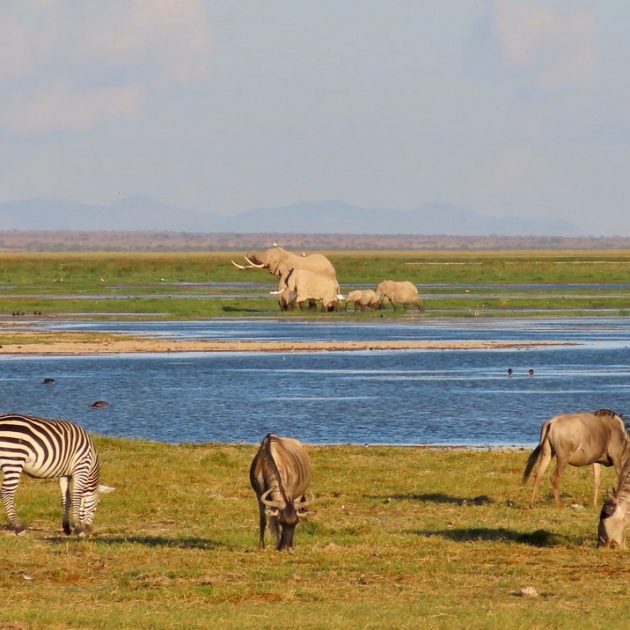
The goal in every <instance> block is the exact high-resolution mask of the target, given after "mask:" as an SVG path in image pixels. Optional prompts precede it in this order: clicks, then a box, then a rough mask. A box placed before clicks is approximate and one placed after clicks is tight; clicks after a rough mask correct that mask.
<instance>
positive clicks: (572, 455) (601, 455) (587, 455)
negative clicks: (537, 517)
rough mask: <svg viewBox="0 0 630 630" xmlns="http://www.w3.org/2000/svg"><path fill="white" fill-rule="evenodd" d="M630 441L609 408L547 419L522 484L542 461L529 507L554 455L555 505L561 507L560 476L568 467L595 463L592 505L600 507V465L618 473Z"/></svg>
mask: <svg viewBox="0 0 630 630" xmlns="http://www.w3.org/2000/svg"><path fill="white" fill-rule="evenodd" d="M629 441H630V438H629V436H628V432H627V431H626V426H625V423H624V421H623V419H622V418H621V417H620V416H619V415H618V414H616V413H615V412H614V411H610V410H609V409H599V410H598V411H593V412H579V413H571V414H565V415H561V416H556V417H555V418H552V419H551V420H548V421H547V422H545V423H544V424H543V425H542V427H541V429H540V443H539V444H538V446H537V447H536V448H535V449H534V450H533V451H532V453H531V455H530V456H529V459H528V460H527V466H526V467H525V472H524V473H523V482H526V481H527V480H528V479H529V476H530V474H531V472H532V469H533V468H534V465H535V464H536V462H537V461H538V459H539V458H540V462H539V464H538V469H537V470H536V475H535V479H534V489H533V491H532V498H531V501H530V504H529V506H530V507H533V505H534V503H535V501H536V495H537V492H538V486H539V485H540V482H541V481H542V476H543V474H544V472H545V470H546V468H547V466H548V465H549V462H550V461H551V458H552V457H553V456H554V455H555V456H556V462H557V463H556V470H555V471H554V472H553V473H552V475H551V485H552V487H553V496H554V498H555V502H556V505H557V506H560V505H561V503H560V490H559V486H560V476H561V475H562V472H563V471H564V469H565V468H566V466H567V464H570V465H571V466H588V465H590V464H593V477H594V485H595V492H594V495H593V506H594V507H597V495H598V493H599V485H600V477H601V467H600V464H603V465H604V466H614V467H615V470H616V471H617V474H619V473H620V471H621V467H622V463H623V458H622V454H623V451H624V448H625V446H626V444H628V442H629Z"/></svg>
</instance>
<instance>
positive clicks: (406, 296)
mask: <svg viewBox="0 0 630 630" xmlns="http://www.w3.org/2000/svg"><path fill="white" fill-rule="evenodd" d="M376 295H377V296H378V298H379V300H380V301H381V303H384V302H385V300H389V302H390V303H391V305H392V308H393V309H394V310H396V307H397V306H402V307H403V308H405V309H406V308H407V306H415V307H416V308H417V309H418V310H419V311H424V306H423V305H422V301H421V300H420V296H419V295H418V289H417V287H416V285H415V284H413V283H412V282H409V280H402V281H396V280H383V282H381V283H380V284H379V285H378V286H377V287H376Z"/></svg>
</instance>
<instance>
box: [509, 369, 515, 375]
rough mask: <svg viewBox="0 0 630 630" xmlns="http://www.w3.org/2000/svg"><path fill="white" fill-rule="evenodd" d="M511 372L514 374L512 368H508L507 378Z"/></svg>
mask: <svg viewBox="0 0 630 630" xmlns="http://www.w3.org/2000/svg"><path fill="white" fill-rule="evenodd" d="M513 372H514V370H513V369H512V368H508V376H512V373H513Z"/></svg>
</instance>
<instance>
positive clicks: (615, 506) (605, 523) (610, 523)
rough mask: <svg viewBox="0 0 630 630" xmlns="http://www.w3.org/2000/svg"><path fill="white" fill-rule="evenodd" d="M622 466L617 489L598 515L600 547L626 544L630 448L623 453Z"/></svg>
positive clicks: (629, 486)
mask: <svg viewBox="0 0 630 630" xmlns="http://www.w3.org/2000/svg"><path fill="white" fill-rule="evenodd" d="M623 461H624V464H623V468H622V469H621V473H620V474H619V481H618V482H617V489H616V490H615V492H614V494H613V496H612V497H611V498H609V499H606V501H605V502H604V505H603V507H602V511H601V513H600V515H599V528H598V530H597V539H598V544H599V546H600V547H614V546H615V545H617V546H618V547H621V548H622V549H624V548H625V546H626V535H625V529H626V517H627V514H628V510H630V448H628V449H626V452H625V453H624V455H623Z"/></svg>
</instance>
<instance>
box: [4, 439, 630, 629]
mask: <svg viewBox="0 0 630 630" xmlns="http://www.w3.org/2000/svg"><path fill="white" fill-rule="evenodd" d="M96 443H97V446H98V449H99V452H100V454H101V459H102V462H103V482H104V483H109V484H112V485H115V486H116V487H117V490H116V492H114V493H113V494H109V495H106V496H105V497H104V498H103V503H102V505H101V506H100V508H99V511H98V513H97V515H96V521H95V533H94V535H93V537H92V538H90V539H88V540H78V539H75V538H66V537H64V536H63V535H62V534H61V527H60V520H61V515H60V508H59V506H58V503H59V501H58V499H57V488H56V485H55V484H54V483H53V482H48V481H41V480H31V479H24V480H23V482H22V485H21V486H20V489H19V491H18V510H19V512H20V514H21V516H22V518H23V519H24V520H25V521H26V523H27V524H28V525H29V526H30V527H31V529H30V530H29V531H28V533H27V535H26V536H24V537H16V536H15V535H14V534H12V533H10V532H8V531H5V532H4V533H0V546H1V557H2V560H0V563H1V565H2V571H1V572H0V588H2V592H3V594H4V602H3V606H2V607H1V608H0V625H1V624H14V626H13V627H16V628H66V627H86V628H137V627H152V628H194V627H226V628H259V627H274V628H275V627H278V628H279V627H286V625H287V624H289V625H291V626H302V627H306V628H349V627H352V628H354V627H361V628H376V627H394V628H417V627H428V628H451V627H452V628H459V627H462V625H465V626H467V627H470V628H488V627H509V628H530V627H559V628H571V627H580V628H589V627H590V628H597V627H602V626H603V625H606V624H607V623H609V622H610V620H613V619H617V620H619V619H626V618H628V616H629V614H630V598H628V592H629V589H630V587H629V586H628V578H629V577H630V565H629V564H628V558H627V553H624V552H620V551H612V550H600V549H597V548H596V544H595V542H596V541H595V538H596V529H597V520H598V514H597V511H596V510H594V509H592V508H585V509H573V508H571V507H568V505H570V504H572V503H578V504H584V505H588V504H589V503H590V500H591V492H592V478H591V472H590V470H588V469H572V468H571V469H570V470H569V471H568V473H567V474H566V477H565V478H564V479H563V482H562V486H561V488H562V491H563V500H564V502H565V504H566V505H567V507H564V508H562V509H556V508H554V507H553V505H552V500H551V497H550V488H549V484H548V482H545V484H544V485H543V498H542V501H541V503H540V504H539V505H538V506H537V507H536V508H534V509H532V510H530V509H528V508H527V507H526V505H527V502H528V499H529V494H530V491H531V486H527V487H523V486H522V485H521V483H520V476H521V473H522V470H523V467H524V464H525V460H526V457H527V453H525V452H519V451H505V452H500V451H465V450H458V449H453V450H449V449H436V450H433V449H424V448H399V447H371V448H367V447H358V446H343V447H310V448H309V452H310V454H311V459H312V461H313V465H314V470H315V473H314V482H313V487H312V489H313V491H314V494H315V501H314V502H313V504H312V508H313V509H314V510H315V511H316V514H315V515H314V516H313V517H312V518H311V519H310V520H309V521H308V522H307V523H305V524H303V525H301V526H299V528H298V530H297V532H296V541H295V542H296V548H295V551H294V552H293V553H289V552H282V553H278V552H276V551H274V550H273V549H267V550H265V551H261V550H259V549H257V547H256V542H257V531H256V529H257V507H256V503H255V499H254V495H253V492H252V491H251V489H250V488H249V484H248V467H249V463H250V461H251V458H252V457H253V454H254V452H255V447H252V446H227V445H181V446H170V445H164V444H157V443H149V442H140V441H123V440H118V439H111V438H102V437H99V438H97V440H96ZM606 472H607V476H606V478H605V483H607V484H608V485H612V483H613V480H612V474H611V472H610V471H606ZM24 576H26V577H30V578H32V579H25V577H24ZM525 587H533V588H534V589H535V590H536V592H537V593H538V597H533V598H526V597H523V596H521V589H523V588H525Z"/></svg>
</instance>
